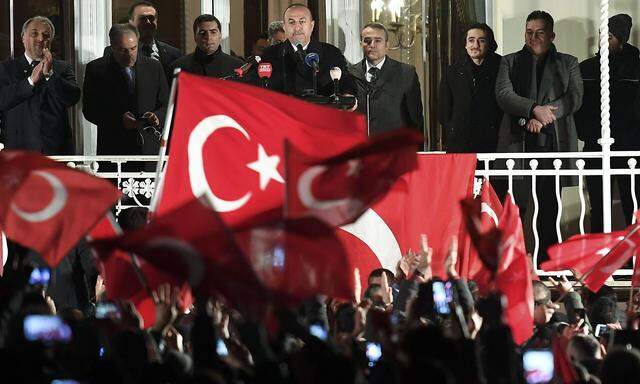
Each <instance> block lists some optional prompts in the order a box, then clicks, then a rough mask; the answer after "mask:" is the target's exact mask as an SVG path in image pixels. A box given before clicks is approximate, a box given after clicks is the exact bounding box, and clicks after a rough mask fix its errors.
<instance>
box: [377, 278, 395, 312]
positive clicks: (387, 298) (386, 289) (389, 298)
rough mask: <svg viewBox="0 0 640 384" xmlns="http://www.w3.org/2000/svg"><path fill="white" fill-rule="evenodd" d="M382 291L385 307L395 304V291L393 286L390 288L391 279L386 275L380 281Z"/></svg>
mask: <svg viewBox="0 0 640 384" xmlns="http://www.w3.org/2000/svg"><path fill="white" fill-rule="evenodd" d="M380 291H381V295H382V301H383V302H384V304H385V305H389V304H392V303H393V290H392V288H391V286H389V278H388V277H387V274H386V273H383V274H382V277H381V279H380Z"/></svg>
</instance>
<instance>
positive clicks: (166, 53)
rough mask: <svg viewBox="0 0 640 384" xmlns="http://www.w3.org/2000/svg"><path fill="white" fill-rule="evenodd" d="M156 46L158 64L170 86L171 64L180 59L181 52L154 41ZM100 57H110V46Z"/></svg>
mask: <svg viewBox="0 0 640 384" xmlns="http://www.w3.org/2000/svg"><path fill="white" fill-rule="evenodd" d="M156 46H157V47H158V53H159V54H160V64H162V68H163V69H164V71H165V73H166V74H167V83H168V84H171V79H172V77H173V70H172V69H171V64H172V63H173V62H174V61H176V60H178V59H179V58H181V57H182V56H183V55H182V52H181V51H180V50H179V49H178V48H176V47H174V46H173V45H170V44H167V43H165V42H164V41H160V40H156ZM141 47H142V44H141V43H140V44H139V46H138V48H141ZM138 54H139V55H140V54H141V51H140V49H138ZM102 56H105V57H106V56H111V46H110V45H108V46H106V47H105V48H104V52H103V53H102Z"/></svg>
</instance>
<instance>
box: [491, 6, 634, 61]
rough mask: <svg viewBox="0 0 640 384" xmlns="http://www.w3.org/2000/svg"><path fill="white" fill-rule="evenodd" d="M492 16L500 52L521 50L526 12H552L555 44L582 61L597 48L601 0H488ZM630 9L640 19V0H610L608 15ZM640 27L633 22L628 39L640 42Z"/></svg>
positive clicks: (629, 12)
mask: <svg viewBox="0 0 640 384" xmlns="http://www.w3.org/2000/svg"><path fill="white" fill-rule="evenodd" d="M488 1H489V2H490V3H491V4H490V8H491V10H492V14H493V15H492V16H493V17H492V18H491V19H490V20H488V22H489V24H490V25H491V26H492V28H493V29H494V32H495V34H496V41H497V42H498V53H501V54H507V53H512V52H515V51H518V50H520V49H521V48H522V46H523V45H524V25H525V20H526V18H527V15H528V14H529V13H530V12H531V11H533V10H536V9H542V10H545V11H547V12H549V13H550V14H551V15H552V16H553V18H554V20H555V32H556V40H555V44H556V47H557V48H558V50H559V51H560V52H564V53H569V54H572V55H574V56H576V57H577V58H578V60H580V61H582V60H584V59H586V58H588V57H591V56H593V55H594V54H595V53H596V52H597V51H598V26H599V24H600V22H599V19H600V8H599V6H600V1H599V0H488ZM617 13H627V14H629V15H630V16H631V17H632V18H633V19H634V23H635V22H639V23H640V1H638V0H611V1H610V6H609V15H610V16H612V15H615V14H617ZM639 41H640V28H638V27H636V26H634V28H633V29H632V30H631V38H630V39H629V42H630V43H631V44H633V45H636V46H637V45H638V42H639Z"/></svg>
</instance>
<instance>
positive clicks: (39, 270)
mask: <svg viewBox="0 0 640 384" xmlns="http://www.w3.org/2000/svg"><path fill="white" fill-rule="evenodd" d="M50 279H51V270H50V269H49V267H35V268H33V270H32V271H31V275H29V285H31V286H42V287H47V285H49V280H50Z"/></svg>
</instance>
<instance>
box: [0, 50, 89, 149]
mask: <svg viewBox="0 0 640 384" xmlns="http://www.w3.org/2000/svg"><path fill="white" fill-rule="evenodd" d="M31 71H32V70H31V67H30V66H29V63H28V62H27V58H26V57H25V56H24V55H23V56H20V57H19V58H17V59H9V60H6V61H4V62H2V63H0V113H1V114H2V122H3V123H2V136H3V139H4V144H5V147H6V148H7V149H27V150H32V151H37V152H40V153H43V154H45V155H72V154H74V150H73V143H72V140H71V137H72V136H71V126H70V125H69V118H68V116H67V108H69V107H71V106H73V105H75V104H76V103H77V102H78V100H80V88H79V87H78V85H77V84H76V76H75V74H74V73H73V69H72V68H71V65H69V64H68V63H65V62H64V61H60V60H54V61H53V74H52V75H51V77H50V78H49V80H45V79H41V80H40V81H39V82H38V83H37V84H36V85H35V87H34V86H31V85H30V84H29V81H28V80H27V78H28V77H29V76H30V75H31Z"/></svg>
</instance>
